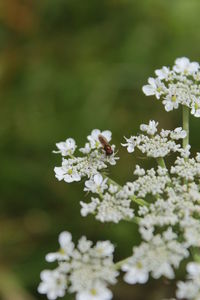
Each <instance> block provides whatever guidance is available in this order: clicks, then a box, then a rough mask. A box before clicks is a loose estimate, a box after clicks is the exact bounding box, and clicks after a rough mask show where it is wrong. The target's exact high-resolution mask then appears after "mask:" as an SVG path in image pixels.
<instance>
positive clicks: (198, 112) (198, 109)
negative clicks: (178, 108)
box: [191, 99, 200, 118]
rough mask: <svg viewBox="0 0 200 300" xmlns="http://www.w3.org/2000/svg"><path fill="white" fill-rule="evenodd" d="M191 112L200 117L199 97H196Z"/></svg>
mask: <svg viewBox="0 0 200 300" xmlns="http://www.w3.org/2000/svg"><path fill="white" fill-rule="evenodd" d="M191 108H192V109H191V114H192V115H194V116H195V117H197V118H199V117H200V100H199V99H194V101H193V102H192V104H191Z"/></svg>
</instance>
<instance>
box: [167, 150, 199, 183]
mask: <svg viewBox="0 0 200 300" xmlns="http://www.w3.org/2000/svg"><path fill="white" fill-rule="evenodd" d="M199 158H200V153H197V155H196V158H188V159H187V160H185V158H183V157H178V158H177V160H176V161H175V165H174V166H172V167H171V174H176V175H178V176H179V177H182V178H184V179H186V180H187V181H194V179H195V177H198V178H199V177H200V159H199Z"/></svg>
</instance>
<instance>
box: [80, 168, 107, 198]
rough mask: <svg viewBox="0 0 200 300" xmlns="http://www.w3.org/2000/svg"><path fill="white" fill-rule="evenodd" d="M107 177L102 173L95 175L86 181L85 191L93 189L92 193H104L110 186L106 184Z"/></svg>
mask: <svg viewBox="0 0 200 300" xmlns="http://www.w3.org/2000/svg"><path fill="white" fill-rule="evenodd" d="M106 182H107V178H105V179H103V176H102V175H101V174H99V173H98V174H96V175H94V176H93V177H92V178H91V179H90V180H87V181H85V188H84V191H89V192H90V191H91V192H92V193H97V194H100V193H103V192H104V190H106V189H107V188H108V185H107V184H106Z"/></svg>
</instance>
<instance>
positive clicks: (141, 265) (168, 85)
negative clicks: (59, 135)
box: [38, 57, 200, 300]
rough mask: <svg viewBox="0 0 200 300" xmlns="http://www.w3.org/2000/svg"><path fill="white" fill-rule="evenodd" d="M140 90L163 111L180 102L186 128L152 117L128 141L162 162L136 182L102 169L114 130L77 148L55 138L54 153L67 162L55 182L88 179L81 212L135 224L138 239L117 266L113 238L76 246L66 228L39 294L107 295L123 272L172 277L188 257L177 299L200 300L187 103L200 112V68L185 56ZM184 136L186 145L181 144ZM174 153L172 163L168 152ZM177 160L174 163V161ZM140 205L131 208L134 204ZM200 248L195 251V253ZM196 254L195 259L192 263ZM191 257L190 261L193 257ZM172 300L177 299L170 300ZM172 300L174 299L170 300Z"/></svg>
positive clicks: (199, 207)
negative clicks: (157, 101) (166, 127)
mask: <svg viewBox="0 0 200 300" xmlns="http://www.w3.org/2000/svg"><path fill="white" fill-rule="evenodd" d="M155 73H156V76H157V77H156V78H155V79H154V78H149V80H148V82H149V84H148V85H146V86H144V87H143V91H144V93H145V94H146V95H155V96H156V98H157V99H161V100H162V103H163V104H164V106H165V109H166V111H170V110H173V109H176V108H178V107H179V105H183V106H184V107H183V128H184V129H185V130H183V128H182V127H178V128H176V129H174V130H164V129H162V130H161V131H160V132H158V129H157V127H158V122H156V121H154V120H150V121H149V123H148V124H141V125H140V130H141V131H142V133H141V134H139V135H135V136H131V137H130V138H125V139H126V143H125V144H122V145H123V146H125V147H127V150H128V152H129V153H132V152H134V151H135V149H136V148H137V149H139V150H140V151H141V152H142V153H143V154H145V155H146V156H147V157H153V158H155V159H156V161H157V163H158V166H157V167H154V168H151V169H148V170H145V169H144V168H142V167H140V166H139V165H136V166H135V171H134V180H132V181H131V180H130V181H128V182H126V183H125V184H124V185H123V186H120V185H119V184H118V183H116V182H115V181H113V180H111V179H110V178H108V177H107V176H106V175H105V173H103V170H104V169H105V168H107V166H108V165H109V164H110V165H115V164H116V160H117V159H118V157H116V153H115V146H114V145H110V144H109V143H110V141H111V135H112V134H111V132H110V131H108V130H106V131H103V132H101V131H100V130H98V129H94V130H93V131H92V132H91V134H90V135H89V136H88V137H87V143H86V144H85V146H84V147H83V148H79V151H80V153H81V154H80V156H75V152H76V150H77V145H76V142H75V141H74V139H72V138H68V139H67V140H66V141H65V142H60V143H57V144H56V146H57V148H58V150H57V151H54V152H55V153H59V154H61V156H62V165H61V166H60V167H55V174H56V177H57V178H58V180H64V181H66V182H68V183H70V182H74V181H80V180H81V179H82V178H85V183H84V191H85V192H87V194H91V200H90V201H89V202H86V201H84V202H83V201H81V202H80V204H81V215H82V216H83V217H85V216H87V215H89V214H92V215H94V216H95V218H96V219H97V220H99V221H101V222H114V223H118V222H119V221H121V220H126V221H131V222H136V223H137V225H138V230H139V233H140V235H141V244H140V245H139V246H136V247H133V254H132V256H130V257H128V258H127V259H123V260H122V261H120V262H118V263H116V264H114V263H113V251H114V246H113V245H112V244H111V243H110V242H109V241H104V242H97V243H96V245H94V246H92V242H91V241H89V240H87V239H86V238H85V237H82V238H81V239H80V240H79V242H78V245H77V247H76V248H75V245H74V243H73V242H72V237H71V234H70V233H69V232H63V233H61V234H60V236H59V243H60V249H59V251H58V252H55V253H49V254H48V255H47V256H46V260H47V261H48V262H54V261H58V267H57V268H56V269H55V270H44V271H43V272H42V273H41V280H42V281H41V283H40V285H39V287H38V291H39V292H40V293H42V294H47V297H48V299H49V300H54V299H56V298H57V297H62V296H64V295H65V293H66V291H68V292H69V293H76V300H110V299H112V292H111V291H110V290H109V289H108V286H109V285H112V284H115V283H116V277H117V276H118V271H117V270H118V269H120V268H121V269H122V271H124V272H125V275H124V280H125V281H126V282H127V283H130V284H135V283H142V284H143V283H146V282H147V281H148V279H149V277H150V276H152V277H153V278H155V279H157V278H160V277H161V276H165V277H166V278H168V279H174V278H175V269H177V268H178V267H179V265H180V263H181V261H182V260H184V259H186V258H187V259H188V260H190V262H189V263H188V264H187V272H188V276H187V280H186V281H185V282H184V281H180V282H178V285H177V292H176V296H177V298H178V299H184V298H187V299H190V300H199V299H200V263H199V261H200V254H198V255H197V256H194V255H193V253H194V252H195V251H197V253H199V247H200V221H199V220H200V153H197V154H196V155H195V156H194V157H191V156H190V148H191V146H190V145H189V136H188V133H189V119H188V113H187V111H188V108H189V109H190V110H191V113H192V114H193V115H194V116H196V117H200V67H199V64H198V63H195V62H190V61H189V59H187V58H185V57H183V58H179V59H177V60H176V61H175V65H174V66H173V68H172V70H170V68H168V67H163V68H162V69H160V70H156V71H155ZM178 140H183V141H182V142H183V146H181V144H179V143H178V142H177V141H178ZM170 153H176V158H174V156H172V158H171V162H170V166H168V164H165V161H164V157H167V156H168V155H169V154H170ZM172 160H173V161H172ZM134 204H135V206H136V205H138V206H139V207H136V208H135V207H134V209H133V207H132V206H133V205H134ZM195 253H196V252H195ZM196 257H197V258H198V260H197V262H194V260H195V259H196ZM191 261H192V262H191ZM173 299H174V298H173ZM171 300H172V298H171Z"/></svg>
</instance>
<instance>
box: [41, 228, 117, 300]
mask: <svg viewBox="0 0 200 300" xmlns="http://www.w3.org/2000/svg"><path fill="white" fill-rule="evenodd" d="M59 242H60V245H61V246H62V248H61V249H63V250H64V252H65V254H66V255H63V256H62V257H61V259H60V258H59V257H57V258H56V259H58V263H59V266H58V268H57V269H55V270H53V271H49V270H45V271H43V272H41V280H42V282H41V283H40V285H39V287H38V291H39V293H42V294H47V297H48V299H49V300H54V299H56V298H57V297H63V296H64V295H65V290H66V289H68V291H69V292H70V293H74V292H75V293H76V299H79V300H80V299H82V300H84V299H86V300H88V299H92V300H94V299H95V300H99V299H100V300H102V299H103V300H109V299H111V298H112V292H111V291H109V290H108V289H107V285H110V284H115V283H116V277H117V276H118V272H117V271H116V268H115V265H114V263H113V251H114V246H113V245H112V244H111V242H110V241H98V242H97V243H96V245H94V246H93V247H92V242H91V241H90V240H87V239H86V237H85V236H82V237H81V238H80V239H79V241H78V246H77V248H75V249H74V244H73V243H72V241H71V234H70V233H69V232H63V233H61V234H60V236H59ZM72 245H73V247H72ZM51 258H52V257H51ZM54 258H55V257H54ZM50 261H53V260H52V259H50ZM68 286H69V287H68Z"/></svg>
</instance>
